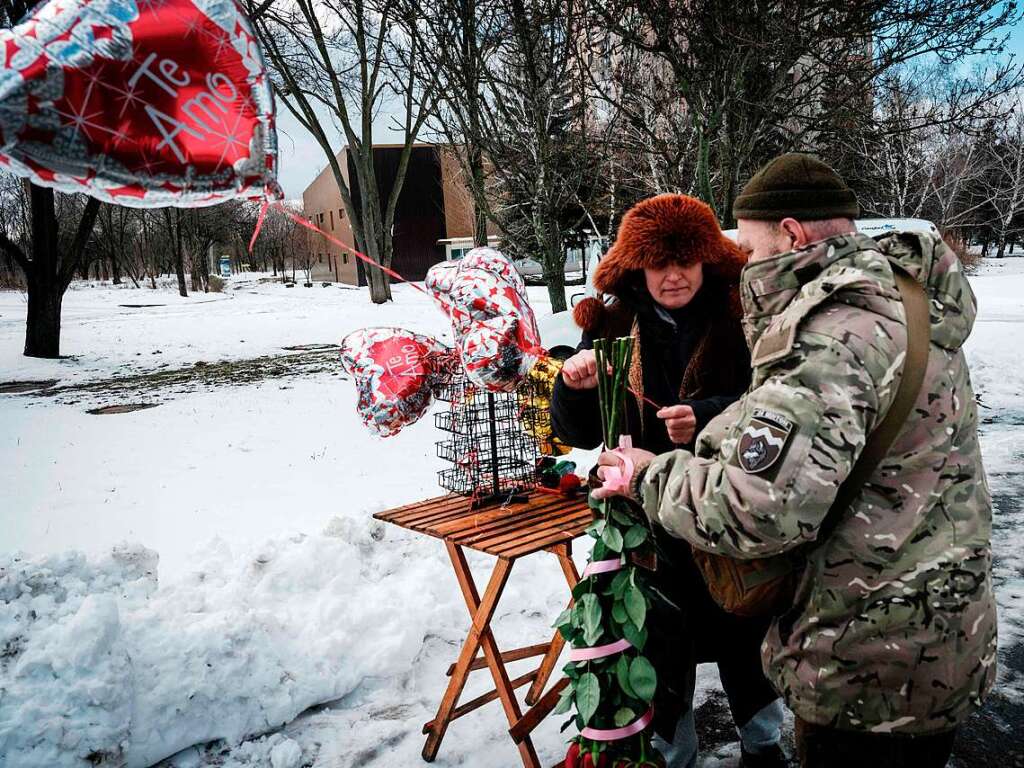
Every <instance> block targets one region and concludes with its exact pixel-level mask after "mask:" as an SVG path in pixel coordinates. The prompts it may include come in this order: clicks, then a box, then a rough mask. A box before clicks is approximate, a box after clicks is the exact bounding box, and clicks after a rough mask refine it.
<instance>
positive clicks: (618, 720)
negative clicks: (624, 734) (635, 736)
mask: <svg viewBox="0 0 1024 768" xmlns="http://www.w3.org/2000/svg"><path fill="white" fill-rule="evenodd" d="M559 703H561V702H559ZM634 720H636V713H635V712H634V711H633V710H632V709H630V708H629V707H622V708H621V709H620V710H618V711H617V712H616V713H615V725H617V726H618V727H619V728H621V727H622V726H624V725H629V724H630V723H632V722H633V721H634Z"/></svg>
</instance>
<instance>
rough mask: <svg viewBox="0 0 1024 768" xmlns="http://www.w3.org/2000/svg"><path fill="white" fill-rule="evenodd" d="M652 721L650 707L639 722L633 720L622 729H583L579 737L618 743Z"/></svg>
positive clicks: (652, 710) (638, 731)
mask: <svg viewBox="0 0 1024 768" xmlns="http://www.w3.org/2000/svg"><path fill="white" fill-rule="evenodd" d="M653 719H654V707H651V708H650V709H648V710H647V712H646V713H644V714H643V715H642V716H641V717H640V719H639V720H635V721H633V722H632V723H630V724H629V725H627V726H624V727H622V728H584V729H583V730H582V731H580V735H581V736H583V737H584V738H586V739H592V740H594V741H618V740H619V739H625V738H628V737H630V736H633V735H634V734H637V733H640V731H642V730H643V729H644V728H646V727H647V726H648V725H650V724H651V720H653Z"/></svg>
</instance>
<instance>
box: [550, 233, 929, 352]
mask: <svg viewBox="0 0 1024 768" xmlns="http://www.w3.org/2000/svg"><path fill="white" fill-rule="evenodd" d="M854 223H855V224H856V225H857V230H858V231H859V232H863V233H864V234H866V235H869V236H871V237H878V236H879V235H884V234H886V233H887V232H928V233H929V234H933V235H938V234H939V230H938V228H937V227H936V226H935V225H934V224H932V223H931V222H930V221H926V220H925V219H858V220H857V221H855V222H854ZM723 234H724V235H725V236H726V237H728V238H730V239H732V240H735V239H736V230H735V229H727V230H725V231H724V232H723ZM596 266H597V264H596V263H595V264H592V265H591V266H590V268H589V269H588V270H587V283H586V286H585V287H584V290H582V291H580V292H579V293H575V294H573V295H572V296H571V297H570V305H571V306H573V307H575V306H576V303H577V302H578V301H579V300H580V299H582V298H583V297H584V296H596V295H597V292H596V291H595V290H594V285H593V282H592V280H593V274H594V268H595V267H596ZM537 325H538V326H539V327H540V337H541V343H542V344H543V345H544V346H545V347H547V348H548V349H554V348H555V347H571V348H572V349H576V346H577V345H578V344H579V343H580V329H579V328H578V327H577V326H576V323H575V322H573V319H572V311H571V310H570V311H566V312H556V313H554V314H550V315H545V316H544V317H539V318H537Z"/></svg>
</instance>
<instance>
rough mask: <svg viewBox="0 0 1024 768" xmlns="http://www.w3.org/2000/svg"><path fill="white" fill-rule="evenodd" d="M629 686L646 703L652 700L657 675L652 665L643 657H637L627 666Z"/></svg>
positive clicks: (656, 684)
mask: <svg viewBox="0 0 1024 768" xmlns="http://www.w3.org/2000/svg"><path fill="white" fill-rule="evenodd" d="M629 684H630V685H631V686H633V690H634V691H636V695H637V696H638V697H639V698H640V699H641V700H642V701H646V702H651V701H653V700H654V691H655V689H656V688H657V687H658V675H657V673H656V672H655V671H654V665H653V664H651V662H649V661H648V660H647V659H646V657H644V656H637V657H636V658H635V659H633V661H631V662H630V664H629Z"/></svg>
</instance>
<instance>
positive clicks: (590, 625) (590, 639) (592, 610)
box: [580, 593, 601, 645]
mask: <svg viewBox="0 0 1024 768" xmlns="http://www.w3.org/2000/svg"><path fill="white" fill-rule="evenodd" d="M580 609H581V611H582V613H583V638H584V640H585V641H586V643H587V645H593V644H594V643H596V642H597V639H598V638H599V637H601V601H600V600H599V599H598V597H597V595H595V594H592V593H591V594H586V595H584V596H583V597H582V598H580Z"/></svg>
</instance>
